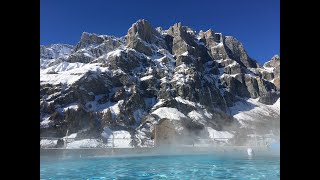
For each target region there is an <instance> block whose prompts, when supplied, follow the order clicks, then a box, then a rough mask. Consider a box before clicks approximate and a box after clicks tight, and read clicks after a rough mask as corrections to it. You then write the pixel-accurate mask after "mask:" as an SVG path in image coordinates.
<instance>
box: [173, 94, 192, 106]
mask: <svg viewBox="0 0 320 180" xmlns="http://www.w3.org/2000/svg"><path fill="white" fill-rule="evenodd" d="M175 100H176V101H178V102H181V103H183V104H188V105H190V106H193V107H195V106H196V103H195V102H192V101H189V100H186V99H182V97H180V96H177V97H175Z"/></svg>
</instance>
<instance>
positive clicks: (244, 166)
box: [40, 154, 280, 180]
mask: <svg viewBox="0 0 320 180" xmlns="http://www.w3.org/2000/svg"><path fill="white" fill-rule="evenodd" d="M40 178H41V179H269V180H271V179H280V158H279V156H278V155H263V156H259V155H256V156H255V157H253V158H250V157H248V156H246V155H245V154H237V155H230V154H228V155H223V154H222V155H221V154H219V155H214V154H198V155H157V156H133V157H82V158H69V159H57V158H44V159H43V158H42V159H41V161H40Z"/></svg>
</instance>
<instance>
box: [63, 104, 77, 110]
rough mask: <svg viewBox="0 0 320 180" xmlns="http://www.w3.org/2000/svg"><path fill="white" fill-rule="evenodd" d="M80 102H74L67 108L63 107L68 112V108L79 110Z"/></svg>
mask: <svg viewBox="0 0 320 180" xmlns="http://www.w3.org/2000/svg"><path fill="white" fill-rule="evenodd" d="M78 107H79V106H78V104H77V103H72V104H70V105H68V106H66V107H65V108H63V111H64V112H66V111H67V110H68V109H74V110H77V109H78Z"/></svg>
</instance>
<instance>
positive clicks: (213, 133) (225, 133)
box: [205, 127, 234, 138]
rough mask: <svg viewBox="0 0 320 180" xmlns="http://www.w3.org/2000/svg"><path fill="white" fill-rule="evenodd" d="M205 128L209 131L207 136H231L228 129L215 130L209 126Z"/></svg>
mask: <svg viewBox="0 0 320 180" xmlns="http://www.w3.org/2000/svg"><path fill="white" fill-rule="evenodd" d="M205 130H206V131H207V132H208V133H209V138H233V136H234V135H233V134H231V133H230V132H228V131H217V130H214V129H213V128H211V127H206V128H205Z"/></svg>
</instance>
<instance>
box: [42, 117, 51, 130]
mask: <svg viewBox="0 0 320 180" xmlns="http://www.w3.org/2000/svg"><path fill="white" fill-rule="evenodd" d="M49 118H50V117H46V118H44V120H43V121H41V122H40V127H42V128H46V127H49V125H50V123H52V121H51V120H49Z"/></svg>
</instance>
